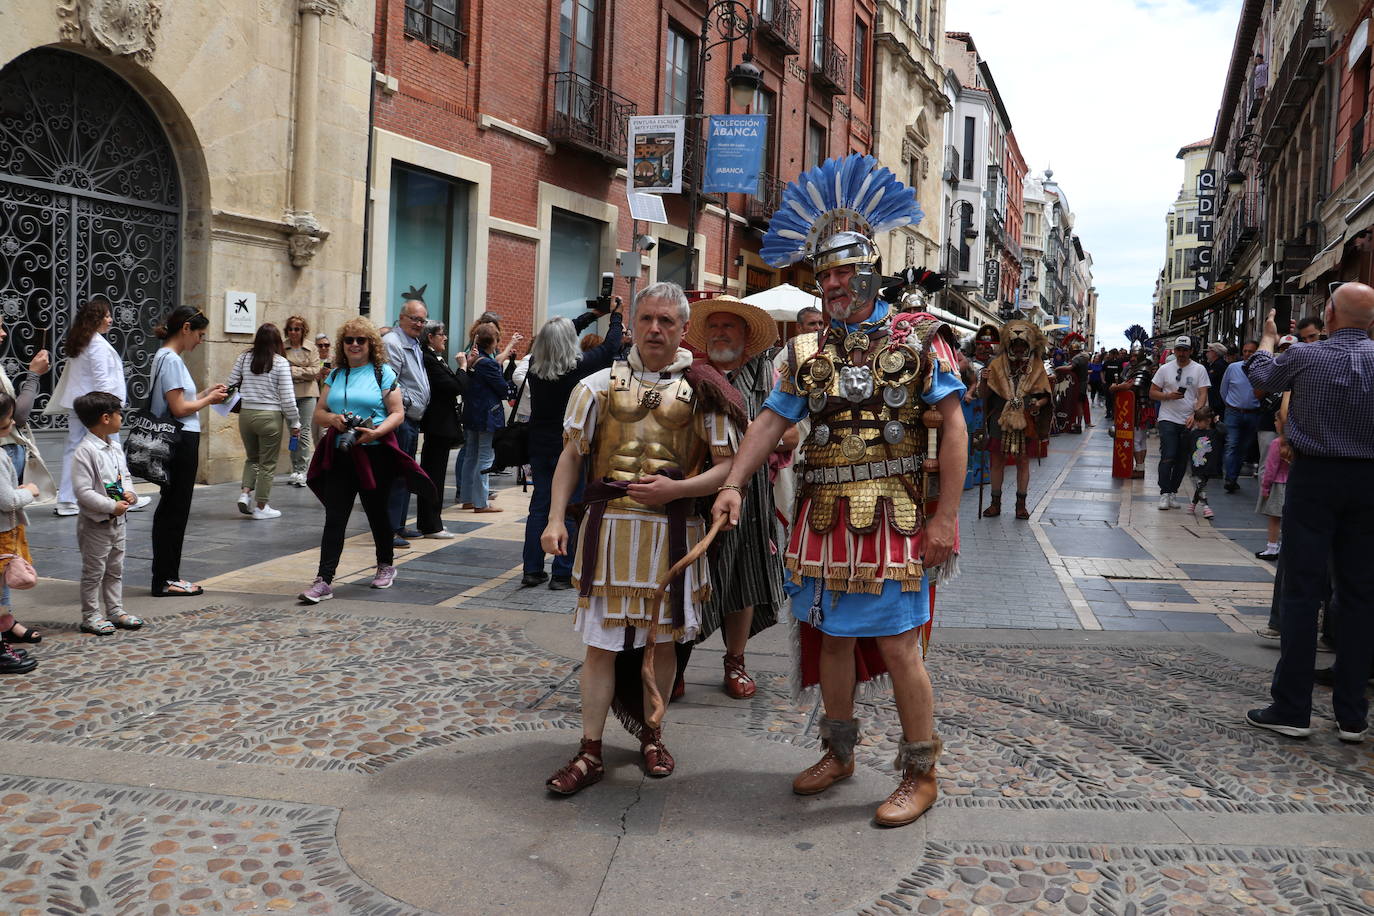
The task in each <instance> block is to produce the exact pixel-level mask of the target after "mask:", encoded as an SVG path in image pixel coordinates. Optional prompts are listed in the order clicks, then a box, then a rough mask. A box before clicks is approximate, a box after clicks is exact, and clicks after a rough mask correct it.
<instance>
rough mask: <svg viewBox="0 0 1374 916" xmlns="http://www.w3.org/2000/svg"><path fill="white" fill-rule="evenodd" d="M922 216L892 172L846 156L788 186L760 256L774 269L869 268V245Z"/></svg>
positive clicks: (868, 159)
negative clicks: (804, 263) (807, 264)
mask: <svg viewBox="0 0 1374 916" xmlns="http://www.w3.org/2000/svg"><path fill="white" fill-rule="evenodd" d="M923 215H924V214H923V213H922V212H921V205H920V204H919V203H917V201H916V192H915V191H914V190H912V189H911V188H908V187H907V186H906V185H904V184H902V183H901V182H900V181H898V180H897V177H896V176H895V175H893V174H892V172H891V170H889V169H887V168H880V167H879V166H878V161H877V160H876V159H874V158H873V157H872V156H864V155H860V154H858V153H851V154H850V155H848V156H845V157H844V158H843V159H827V160H825V162H822V163H821V164H820V165H818V166H816V167H815V168H812V169H808V170H807V171H805V172H803V173H802V174H801V175H799V176H798V177H797V180H796V181H793V182H789V183H788V185H787V187H786V188H784V189H783V192H782V205H781V206H780V207H779V208H778V211H777V212H776V213H774V214H773V218H772V219H771V220H770V221H769V223H768V233H767V234H766V235H764V237H763V245H762V247H761V248H760V250H759V255H760V257H762V258H763V260H765V261H767V262H768V263H769V264H770V265H772V266H773V267H788V266H790V265H792V264H796V263H797V262H798V261H801V260H803V259H807V260H810V261H811V266H812V267H813V268H814V269H815V271H816V272H817V273H820V272H821V271H823V270H827V269H829V268H831V267H838V266H840V265H841V264H854V263H867V264H872V263H874V262H876V261H877V259H878V252H877V248H876V247H875V246H874V245H873V238H874V237H875V236H876V235H877V234H878V233H880V232H887V231H889V230H891V229H896V228H897V227H899V226H907V225H915V224H917V223H919V222H920V221H921V217H922V216H923ZM836 236H840V237H839V238H836ZM856 236H857V238H856ZM865 242H866V243H867V244H864V243H865Z"/></svg>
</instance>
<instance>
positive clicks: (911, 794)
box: [873, 735, 944, 827]
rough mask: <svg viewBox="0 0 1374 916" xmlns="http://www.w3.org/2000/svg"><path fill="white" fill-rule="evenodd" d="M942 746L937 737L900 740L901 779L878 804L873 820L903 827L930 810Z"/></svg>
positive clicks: (937, 789)
mask: <svg viewBox="0 0 1374 916" xmlns="http://www.w3.org/2000/svg"><path fill="white" fill-rule="evenodd" d="M943 747H944V745H943V743H942V742H941V741H940V736H939V735H936V736H934V738H932V739H931V740H930V741H903V742H902V743H901V745H900V748H899V750H898V751H897V765H898V769H900V770H901V771H902V781H901V783H899V784H898V786H897V790H896V791H895V792H893V793H892V794H891V795H889V796H888V797H887V801H885V802H883V803H882V804H881V805H879V806H878V810H877V812H876V813H875V814H874V816H873V819H874V820H875V821H877V822H878V825H879V826H880V827H904V826H906V825H907V824H910V823H911V822H912V821H914V820H916V819H917V818H918V817H920V816H921V815H922V814H925V813H926V812H927V811H929V810H930V807H931V806H932V805H934V804H935V800H936V799H937V798H939V796H940V790H939V786H938V785H937V783H936V779H935V761H936V760H937V759H939V757H940V751H941V750H942V748H943Z"/></svg>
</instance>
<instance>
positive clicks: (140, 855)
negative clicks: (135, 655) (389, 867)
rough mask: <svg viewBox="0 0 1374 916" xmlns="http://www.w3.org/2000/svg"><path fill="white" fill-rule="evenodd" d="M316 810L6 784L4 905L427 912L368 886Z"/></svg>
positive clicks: (141, 911)
mask: <svg viewBox="0 0 1374 916" xmlns="http://www.w3.org/2000/svg"><path fill="white" fill-rule="evenodd" d="M338 816H339V812H338V811H336V810H334V809H332V808H324V807H320V806H314V805H282V804H272V803H264V802H259V801H255V800H252V799H243V798H229V797H223V796H211V795H202V794H198V793H185V792H172V791H167V790H163V789H131V788H128V787H125V786H107V785H101V784H98V783H79V782H69V781H64V780H58V779H33V778H18V777H5V778H0V903H3V904H4V905H5V907H6V912H9V913H13V914H16V916H39V914H47V913H55V914H68V913H70V914H76V913H91V914H110V916H115V914H119V916H172V914H173V913H175V914H177V916H198V914H201V913H238V912H256V913H273V912H275V913H303V914H305V913H308V914H324V913H352V914H358V916H401V914H410V913H415V912H416V911H415V910H413V909H411V908H410V907H407V906H405V905H404V904H402V903H400V902H398V901H396V900H393V899H391V898H390V897H387V896H386V895H384V894H381V893H379V892H377V891H376V890H374V889H373V888H371V887H370V886H368V885H367V884H366V883H364V882H363V881H361V880H360V879H359V878H358V877H357V876H356V875H355V874H353V871H352V869H350V868H349V866H348V863H347V862H345V861H344V858H343V855H342V854H341V853H340V851H339V847H338V845H337V844H336V843H335V841H334V830H335V826H336V822H337V820H338Z"/></svg>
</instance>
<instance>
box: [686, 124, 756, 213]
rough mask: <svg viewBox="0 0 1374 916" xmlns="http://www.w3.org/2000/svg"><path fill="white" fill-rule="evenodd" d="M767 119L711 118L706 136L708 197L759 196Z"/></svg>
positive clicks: (703, 182) (704, 180)
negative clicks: (716, 195) (723, 195)
mask: <svg viewBox="0 0 1374 916" xmlns="http://www.w3.org/2000/svg"><path fill="white" fill-rule="evenodd" d="M767 136H768V116H767V115H711V118H710V122H709V125H708V127H707V132H706V175H705V177H704V178H703V179H702V186H701V189H702V190H703V191H705V192H706V193H708V194H757V193H758V190H759V168H760V167H761V166H762V163H763V142H764V140H765V139H766V138H767Z"/></svg>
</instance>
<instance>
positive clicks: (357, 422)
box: [334, 410, 372, 452]
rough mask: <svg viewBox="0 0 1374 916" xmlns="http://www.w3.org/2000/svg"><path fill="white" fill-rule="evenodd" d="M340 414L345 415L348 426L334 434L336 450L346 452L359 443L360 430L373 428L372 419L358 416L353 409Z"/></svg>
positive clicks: (344, 419) (345, 424)
mask: <svg viewBox="0 0 1374 916" xmlns="http://www.w3.org/2000/svg"><path fill="white" fill-rule="evenodd" d="M339 416H341V417H343V421H344V426H345V427H347V428H346V429H344V431H343V432H341V433H335V434H334V450H335V451H339V452H346V451H348V450H349V449H351V448H352V447H353V446H355V445H357V444H358V430H360V429H371V428H372V419H371V418H370V417H361V416H358V414H356V413H353V411H351V410H345V411H344V412H343V413H341V414H339Z"/></svg>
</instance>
